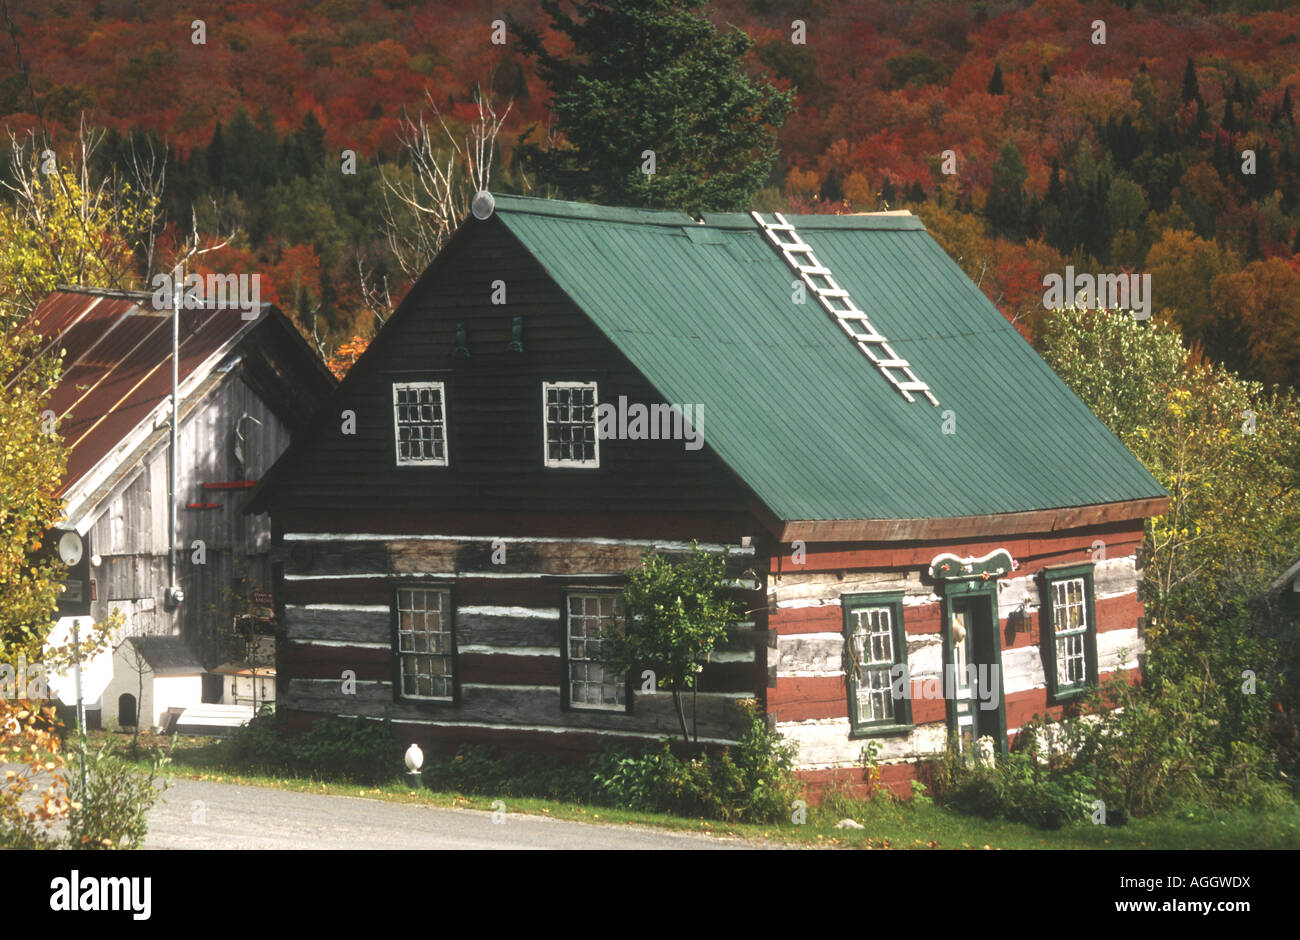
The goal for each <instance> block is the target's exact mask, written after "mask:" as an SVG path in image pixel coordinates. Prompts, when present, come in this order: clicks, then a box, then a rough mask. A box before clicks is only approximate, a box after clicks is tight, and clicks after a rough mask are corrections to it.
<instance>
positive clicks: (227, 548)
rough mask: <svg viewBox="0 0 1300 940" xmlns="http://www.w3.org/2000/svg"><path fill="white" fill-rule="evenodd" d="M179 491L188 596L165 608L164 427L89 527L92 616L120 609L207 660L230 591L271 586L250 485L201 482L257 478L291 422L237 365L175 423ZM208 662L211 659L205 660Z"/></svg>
mask: <svg viewBox="0 0 1300 940" xmlns="http://www.w3.org/2000/svg"><path fill="white" fill-rule="evenodd" d="M243 415H248V416H249V418H250V420H244V421H243V422H242V423H241V424H240V427H241V428H242V430H243V434H244V443H243V454H244V461H243V463H242V464H240V463H238V462H236V460H235V453H234V443H235V427H236V423H237V422H239V419H240V418H241V417H242V416H243ZM180 430H181V433H180V456H181V462H180V466H179V468H178V489H179V496H180V501H181V509H180V511H179V520H180V530H179V533H178V542H179V544H180V545H182V546H184V551H183V552H181V553H180V565H179V567H178V575H177V577H178V579H179V581H180V585H181V587H182V588H183V589H184V591H185V603H184V604H183V605H182V606H181V608H180V609H179V610H178V611H175V612H168V611H165V610H164V609H163V606H162V595H163V590H164V589H165V588H166V586H167V514H168V511H169V508H168V504H167V448H168V446H169V444H168V438H167V436H166V434H165V433H164V434H163V435H162V437H161V439H160V440H158V441H157V442H156V443H155V444H154V445H153V447H152V448H151V449H150V451H149V453H148V455H147V456H146V457H145V459H144V460H143V461H141V466H140V468H139V470H138V472H137V473H135V474H134V475H133V476H129V477H127V478H126V479H125V480H124V482H123V483H121V484H120V485H119V486H118V487H117V488H116V489H115V490H114V491H113V492H110V493H108V494H107V495H106V496H105V497H104V499H103V500H101V502H100V504H99V506H100V509H99V513H98V515H97V516H96V517H95V521H94V523H93V525H92V527H91V533H90V537H91V545H92V548H93V551H94V552H95V553H96V554H98V555H99V556H100V557H101V559H102V560H103V564H102V565H101V566H100V567H99V568H98V569H95V570H94V571H93V573H92V576H93V577H94V578H95V580H96V582H97V593H98V600H97V602H96V603H95V605H93V608H92V614H93V615H94V616H95V617H97V618H99V617H103V616H106V615H107V614H108V613H109V612H110V611H111V610H112V609H113V608H115V607H116V608H118V609H119V610H121V611H122V613H123V614H124V616H125V617H126V618H127V621H128V628H129V630H130V632H132V633H136V634H176V633H178V632H179V633H180V634H181V635H182V636H185V637H186V638H187V639H188V640H189V641H190V642H191V644H192V645H193V648H194V649H195V651H196V652H197V653H198V654H199V655H200V656H202V657H204V658H205V659H210V658H211V657H213V656H215V655H216V649H215V645H214V643H213V635H214V633H215V631H216V630H217V629H218V627H219V626H220V625H222V624H224V623H226V622H228V620H229V618H230V617H232V616H233V610H234V603H235V599H236V596H237V595H247V592H248V591H250V590H253V589H256V588H267V589H269V588H270V587H271V560H270V551H271V523H270V518H269V517H268V516H266V515H265V514H263V515H245V514H243V513H242V512H241V503H242V501H243V500H244V498H245V496H246V495H247V492H248V491H247V490H242V489H232V490H205V489H204V488H203V484H204V483H214V482H226V481H231V480H237V479H254V480H255V479H258V478H259V477H260V476H261V474H263V473H265V472H266V470H268V469H269V468H270V466H271V464H272V463H273V462H274V461H275V459H276V458H277V457H278V456H279V455H280V454H281V453H282V452H283V451H284V449H285V448H286V447H287V446H288V444H289V428H288V426H287V425H286V423H285V421H284V420H283V419H282V418H281V417H280V415H279V414H278V413H277V409H276V408H274V407H272V405H271V404H269V403H268V402H267V401H266V400H265V399H264V398H263V397H262V396H260V395H259V394H257V393H256V392H255V391H254V390H253V389H252V388H251V387H250V385H249V384H248V382H246V381H245V380H244V376H243V372H242V369H241V368H240V367H238V366H237V367H235V368H233V369H231V370H230V371H229V372H228V373H226V374H225V375H224V376H223V377H221V378H220V379H219V380H217V381H215V382H214V383H213V384H212V387H211V388H210V389H208V390H207V393H206V396H205V398H204V400H203V401H202V403H201V404H200V405H198V406H197V407H196V408H194V410H192V411H190V412H189V413H188V414H186V415H184V417H183V418H182V421H181V428H180ZM191 502H193V503H218V504H220V508H216V509H187V508H185V506H186V504H187V503H191ZM196 540H202V541H203V543H204V551H205V554H206V562H205V564H203V565H196V564H194V563H193V561H192V558H193V544H194V542H195V541H196ZM212 664H213V665H215V663H212Z"/></svg>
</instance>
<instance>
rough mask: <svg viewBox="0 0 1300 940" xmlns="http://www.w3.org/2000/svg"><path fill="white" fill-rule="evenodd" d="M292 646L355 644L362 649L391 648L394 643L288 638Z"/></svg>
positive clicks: (287, 640) (286, 640) (287, 641)
mask: <svg viewBox="0 0 1300 940" xmlns="http://www.w3.org/2000/svg"><path fill="white" fill-rule="evenodd" d="M285 642H286V643H288V644H290V645H291V646H355V647H358V648H360V649H371V650H391V649H392V648H393V644H392V643H372V642H370V641H368V640H298V639H293V638H286V639H285Z"/></svg>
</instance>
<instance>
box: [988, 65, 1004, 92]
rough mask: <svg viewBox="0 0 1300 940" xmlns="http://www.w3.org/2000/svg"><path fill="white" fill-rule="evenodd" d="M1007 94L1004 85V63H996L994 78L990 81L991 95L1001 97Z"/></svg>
mask: <svg viewBox="0 0 1300 940" xmlns="http://www.w3.org/2000/svg"><path fill="white" fill-rule="evenodd" d="M1005 93H1006V89H1005V88H1003V85H1002V63H1000V62H994V63H993V77H992V78H990V79H989V94H990V95H1001V94H1005Z"/></svg>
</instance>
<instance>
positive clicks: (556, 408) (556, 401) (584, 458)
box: [542, 382, 600, 467]
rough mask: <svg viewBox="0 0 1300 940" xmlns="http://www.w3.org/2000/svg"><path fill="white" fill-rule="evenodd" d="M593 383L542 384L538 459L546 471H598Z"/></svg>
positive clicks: (598, 443)
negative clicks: (594, 469)
mask: <svg viewBox="0 0 1300 940" xmlns="http://www.w3.org/2000/svg"><path fill="white" fill-rule="evenodd" d="M597 403H598V402H597V398H596V383H595V382H543V383H542V447H543V452H542V457H543V460H544V462H545V465H546V466H548V467H599V466H600V440H599V438H598V436H597V434H596V405H597Z"/></svg>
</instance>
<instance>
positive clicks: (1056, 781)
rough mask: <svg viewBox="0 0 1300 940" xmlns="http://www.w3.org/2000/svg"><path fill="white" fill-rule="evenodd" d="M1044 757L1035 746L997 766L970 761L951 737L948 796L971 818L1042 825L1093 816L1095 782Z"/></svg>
mask: <svg viewBox="0 0 1300 940" xmlns="http://www.w3.org/2000/svg"><path fill="white" fill-rule="evenodd" d="M1024 733H1025V732H1022V734H1024ZM1030 737H1031V738H1032V733H1031V734H1030ZM1022 740H1023V739H1022ZM1039 758H1040V755H1039V752H1038V750H1037V749H1036V748H1035V747H1033V746H1030V747H1028V748H1026V749H1024V750H1018V751H1015V752H1013V753H1011V754H1009V755H1007V756H1006V757H1005V758H1004V759H1002V760H999V761H998V762H996V763H994V764H991V765H989V764H983V763H981V762H979V761H977V760H976V761H967V760H966V759H965V758H964V757H963V756H961V755H959V754H958V753H957V751H956V748H955V742H952V741H950V742H949V752H948V754H947V755H945V760H944V764H945V772H944V774H943V775H942V777H943V780H944V786H943V788H942V792H943V795H942V800H943V802H944V804H945V805H946V806H948V807H949V808H951V809H954V810H956V811H957V812H959V813H964V814H966V815H968V816H978V817H980V818H982V819H1008V820H1011V821H1013V822H1025V823H1029V824H1030V825H1034V826H1038V827H1040V828H1042V829H1059V828H1060V827H1061V826H1063V825H1065V824H1066V823H1068V822H1075V821H1082V820H1085V819H1087V818H1088V814H1089V812H1090V809H1091V805H1092V802H1093V800H1095V799H1096V795H1095V793H1096V790H1095V784H1094V783H1093V781H1091V780H1090V779H1089V778H1088V777H1087V775H1085V774H1083V773H1080V772H1077V771H1073V770H1069V771H1062V770H1059V769H1055V768H1052V767H1051V766H1050V765H1048V764H1045V763H1043V762H1042V761H1040V759H1039ZM936 789H938V788H937V787H936Z"/></svg>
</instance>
